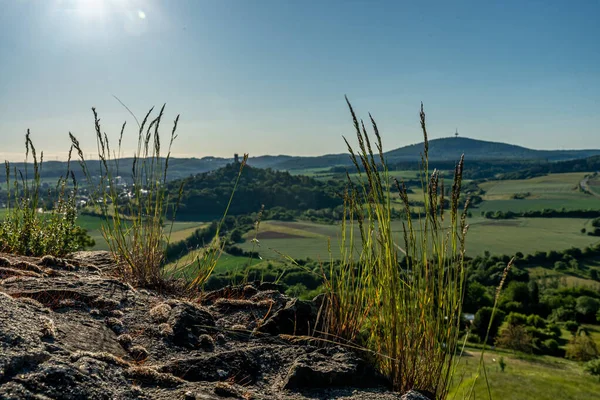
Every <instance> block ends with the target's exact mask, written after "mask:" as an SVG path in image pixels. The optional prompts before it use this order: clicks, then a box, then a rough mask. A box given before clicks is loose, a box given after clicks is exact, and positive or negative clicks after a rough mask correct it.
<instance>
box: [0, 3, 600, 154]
mask: <svg viewBox="0 0 600 400" xmlns="http://www.w3.org/2000/svg"><path fill="white" fill-rule="evenodd" d="M599 18H600V1H598V0H578V1H566V0H565V1H554V0H545V1H533V0H519V1H508V0H504V1H461V0H454V1H399V0H398V1H352V0H348V1H333V0H331V1H324V0H323V1H322V0H318V1H317V0H303V1H300V0H296V1H284V0H252V1H251V0H239V1H233V0H211V1H208V0H207V1H204V0H169V1H167V0H165V1H160V0H0V159H4V158H9V159H22V156H23V152H24V146H23V137H24V133H25V132H26V129H27V128H30V129H31V132H32V137H33V139H34V142H35V144H36V146H37V147H38V151H39V150H44V152H45V154H46V155H47V159H48V158H50V159H54V158H56V157H61V158H63V157H64V155H65V154H66V152H67V151H68V148H69V139H68V132H69V131H71V132H73V133H74V134H75V135H76V136H78V137H79V139H80V141H81V142H82V144H83V145H84V147H85V148H86V149H87V150H89V151H92V150H94V149H95V137H94V132H93V127H94V126H93V116H92V113H91V110H90V109H91V107H92V106H95V107H97V109H98V112H99V114H100V117H101V118H102V124H103V128H104V130H105V131H106V132H107V133H108V134H109V136H110V137H112V138H113V139H114V140H115V141H116V138H117V136H118V131H119V128H120V125H121V124H122V122H123V121H125V120H126V121H127V122H128V126H129V129H128V130H127V131H126V140H125V146H124V147H125V154H124V155H130V153H132V151H133V143H134V139H135V137H136V132H135V128H134V127H135V123H134V120H133V118H132V117H131V116H130V115H129V114H128V113H127V111H126V110H125V109H124V108H123V107H122V106H121V105H120V104H119V103H118V102H117V101H116V100H115V99H114V98H113V97H112V96H113V95H115V96H117V97H119V98H120V99H121V100H122V101H123V102H124V103H125V104H127V106H128V107H129V108H130V109H131V110H132V111H133V112H134V113H135V114H136V115H137V116H138V118H141V117H142V116H143V114H144V113H145V112H146V111H147V110H148V109H149V108H150V107H151V106H153V105H154V106H160V105H162V103H167V108H166V110H167V114H166V115H167V119H166V120H165V122H163V124H164V125H163V127H164V130H163V132H164V133H165V134H167V133H170V122H171V121H172V120H173V119H174V118H175V115H176V114H178V113H179V114H181V123H180V126H179V130H178V132H179V138H178V139H177V141H176V144H175V146H174V149H173V150H174V153H175V155H177V156H186V157H203V156H207V155H214V156H231V155H232V154H233V153H234V152H239V153H243V152H248V153H250V155H251V156H257V155H263V154H291V155H319V154H326V153H343V152H345V146H344V144H343V141H342V138H341V136H342V135H346V136H348V135H352V134H353V132H352V125H351V120H350V116H349V113H348V110H347V108H346V104H345V101H344V95H345V94H347V95H348V97H349V98H350V100H351V101H352V102H353V105H354V106H355V108H356V109H357V111H358V113H359V114H360V115H361V116H363V117H368V114H367V113H368V112H371V113H372V114H373V115H374V117H375V118H376V120H377V121H378V123H379V125H380V129H381V131H382V135H383V140H384V145H385V147H386V149H388V150H390V149H393V148H396V147H399V146H402V145H407V144H412V143H416V142H419V141H421V133H420V130H419V121H418V111H419V105H420V102H421V101H423V102H424V104H425V110H426V112H427V116H428V121H429V128H430V136H431V137H433V138H435V137H445V136H450V135H452V134H453V133H454V130H455V129H456V128H458V130H459V133H460V134H461V135H462V136H466V137H472V138H477V139H484V140H493V141H502V142H508V143H514V144H519V145H523V146H527V147H531V148H539V149H563V148H564V149H566V148H600V23H598V21H599Z"/></svg>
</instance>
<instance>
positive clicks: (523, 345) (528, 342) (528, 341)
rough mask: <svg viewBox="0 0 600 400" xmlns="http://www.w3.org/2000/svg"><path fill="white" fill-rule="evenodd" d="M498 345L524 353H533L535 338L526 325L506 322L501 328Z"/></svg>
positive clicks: (497, 340)
mask: <svg viewBox="0 0 600 400" xmlns="http://www.w3.org/2000/svg"><path fill="white" fill-rule="evenodd" d="M496 346H498V347H503V348H505V349H511V350H515V351H521V352H523V353H531V351H532V349H533V338H532V336H531V335H530V334H529V332H527V329H526V328H525V326H524V325H518V324H511V323H506V324H505V325H504V326H502V328H501V329H500V333H499V335H498V338H497V339H496Z"/></svg>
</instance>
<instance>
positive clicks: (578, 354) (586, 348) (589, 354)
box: [566, 332, 600, 361]
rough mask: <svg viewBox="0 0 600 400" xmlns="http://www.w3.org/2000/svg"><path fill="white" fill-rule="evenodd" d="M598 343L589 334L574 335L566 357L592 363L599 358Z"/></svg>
mask: <svg viewBox="0 0 600 400" xmlns="http://www.w3.org/2000/svg"><path fill="white" fill-rule="evenodd" d="M599 355H600V354H599V353H598V348H597V347H596V343H595V342H594V340H593V339H592V338H591V337H590V336H589V335H588V334H587V333H584V332H582V333H580V334H577V335H574V336H573V337H572V338H571V340H570V341H569V344H568V345H567V352H566V357H567V358H569V359H571V360H575V361H590V360H593V359H594V358H596V357H598V356H599Z"/></svg>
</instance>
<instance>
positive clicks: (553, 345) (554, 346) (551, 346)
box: [542, 339, 559, 355]
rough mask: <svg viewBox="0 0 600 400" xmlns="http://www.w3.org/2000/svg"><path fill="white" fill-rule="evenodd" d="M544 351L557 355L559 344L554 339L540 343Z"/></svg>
mask: <svg viewBox="0 0 600 400" xmlns="http://www.w3.org/2000/svg"><path fill="white" fill-rule="evenodd" d="M542 346H543V347H544V350H545V352H546V353H547V354H550V355H557V353H558V350H559V344H558V342H557V341H556V340H555V339H547V340H544V342H543V343H542Z"/></svg>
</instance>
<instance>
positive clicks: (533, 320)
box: [527, 314, 546, 329]
mask: <svg viewBox="0 0 600 400" xmlns="http://www.w3.org/2000/svg"><path fill="white" fill-rule="evenodd" d="M527 325H529V326H534V327H536V328H542V329H543V328H545V327H546V320H545V319H544V318H542V317H540V316H539V315H536V314H531V315H529V316H528V317H527Z"/></svg>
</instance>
